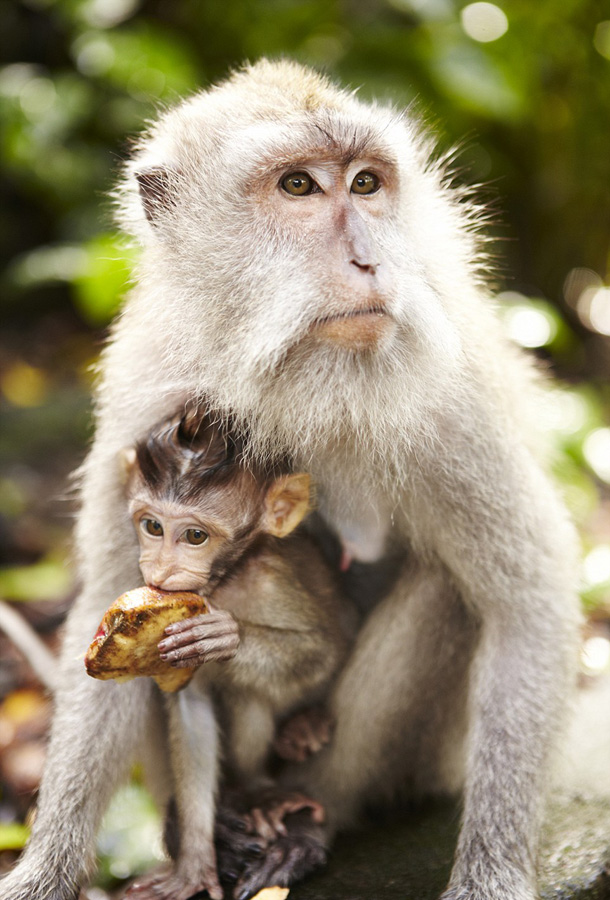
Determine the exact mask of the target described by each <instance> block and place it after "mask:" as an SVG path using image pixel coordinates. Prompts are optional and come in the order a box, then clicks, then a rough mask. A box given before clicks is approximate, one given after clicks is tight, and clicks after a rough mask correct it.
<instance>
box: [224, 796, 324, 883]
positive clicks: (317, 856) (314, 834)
mask: <svg viewBox="0 0 610 900" xmlns="http://www.w3.org/2000/svg"><path fill="white" fill-rule="evenodd" d="M326 859H327V841H326V835H325V832H324V830H323V828H322V827H321V826H320V825H316V824H314V823H313V822H312V821H311V817H310V816H309V815H308V814H306V813H305V812H300V813H297V814H296V815H294V816H292V817H291V819H290V822H289V823H287V825H286V834H285V835H280V836H279V837H278V838H277V839H276V840H275V841H273V842H272V843H270V844H268V846H267V847H266V848H265V850H264V852H263V853H262V854H261V855H260V856H259V857H258V858H257V859H252V860H250V861H249V862H246V864H245V866H244V868H243V872H242V874H241V876H240V878H239V879H238V881H237V884H236V886H235V888H234V890H233V897H234V898H235V900H248V898H249V897H253V896H254V895H255V894H256V893H258V891H260V890H262V888H264V887H270V886H277V887H289V886H290V885H291V884H294V883H295V882H296V881H300V880H301V879H302V878H305V876H306V875H309V874H311V873H312V872H314V871H315V870H316V869H319V868H320V867H321V866H323V865H324V864H325V863H326Z"/></svg>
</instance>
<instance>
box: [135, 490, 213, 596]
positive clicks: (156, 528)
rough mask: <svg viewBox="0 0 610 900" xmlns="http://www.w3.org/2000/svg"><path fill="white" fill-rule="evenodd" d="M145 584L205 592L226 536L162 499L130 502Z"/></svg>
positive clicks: (207, 523) (174, 589)
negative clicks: (149, 501) (148, 501)
mask: <svg viewBox="0 0 610 900" xmlns="http://www.w3.org/2000/svg"><path fill="white" fill-rule="evenodd" d="M130 508H131V512H132V521H133V523H134V526H135V529H136V533H137V536H138V541H139V544H140V571H141V572H142V577H143V578H144V581H145V582H146V584H148V585H151V586H153V587H158V588H162V589H163V590H166V591H204V590H205V588H206V586H207V584H208V582H209V579H210V573H211V570H212V567H213V564H214V560H215V559H216V558H217V556H218V554H219V553H220V552H221V551H222V548H223V547H224V546H225V544H226V541H227V537H226V536H225V535H223V534H221V533H219V531H218V530H217V529H215V528H214V523H212V524H210V523H209V522H204V521H203V519H202V517H200V516H198V515H196V514H193V511H192V510H188V509H181V508H180V507H179V506H178V505H176V504H172V503H170V502H164V501H161V500H155V501H154V502H152V503H142V502H141V501H137V500H136V501H135V502H132V503H131V504H130Z"/></svg>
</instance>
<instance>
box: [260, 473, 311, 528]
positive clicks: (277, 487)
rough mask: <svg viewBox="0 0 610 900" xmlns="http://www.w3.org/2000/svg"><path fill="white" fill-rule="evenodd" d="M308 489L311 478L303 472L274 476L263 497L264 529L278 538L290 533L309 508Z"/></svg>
mask: <svg viewBox="0 0 610 900" xmlns="http://www.w3.org/2000/svg"><path fill="white" fill-rule="evenodd" d="M310 489H311V478H310V477H309V475H306V474H304V473H303V474H298V475H282V476H280V477H279V478H276V479H275V481H274V482H273V484H272V485H271V487H270V488H269V490H268V491H267V496H266V497H265V515H264V520H263V528H264V529H265V531H267V532H268V533H269V534H272V535H274V536H275V537H280V538H283V537H286V535H287V534H290V532H291V531H293V530H294V529H295V528H296V527H297V525H298V524H299V522H301V521H302V519H303V518H304V517H305V515H306V513H307V511H308V510H309V506H310Z"/></svg>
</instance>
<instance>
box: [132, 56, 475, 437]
mask: <svg viewBox="0 0 610 900" xmlns="http://www.w3.org/2000/svg"><path fill="white" fill-rule="evenodd" d="M260 71H261V75H260V82H259V81H258V74H257V73H256V74H255V77H254V78H252V77H251V76H249V79H250V80H248V81H246V80H245V79H243V80H240V77H239V76H236V77H235V78H234V79H232V80H231V81H229V82H227V83H226V84H225V85H222V86H221V87H220V88H218V89H216V90H215V91H212V92H209V93H202V94H200V95H198V96H197V97H194V98H192V99H191V100H190V101H187V103H185V104H184V105H183V106H181V107H178V109H177V110H176V111H174V112H171V113H169V114H168V115H167V117H165V119H163V120H162V121H161V122H160V123H159V125H158V126H157V127H156V129H155V131H154V132H153V134H152V136H151V139H150V141H149V142H148V143H147V144H144V145H143V150H142V152H141V153H140V154H139V155H138V156H137V157H136V158H135V159H134V161H133V162H132V163H131V164H130V170H131V173H132V176H135V177H134V178H133V180H132V181H131V188H130V190H131V191H132V193H131V195H130V198H128V201H127V202H126V203H125V214H124V218H123V221H124V222H127V223H129V224H131V225H132V227H135V228H136V230H138V231H139V232H140V234H141V235H142V237H143V239H144V242H145V244H146V245H147V247H148V251H147V253H146V257H145V261H144V264H143V267H142V271H143V274H144V277H143V279H142V288H141V292H140V297H141V308H142V315H143V316H145V317H146V318H147V319H149V320H150V321H151V322H152V321H153V319H154V323H155V329H156V331H158V333H159V334H161V335H162V336H163V338H162V339H163V342H164V359H165V360H167V366H168V369H169V370H171V371H172V373H173V374H174V375H175V376H176V378H177V379H178V380H180V379H181V380H182V383H184V384H188V385H190V386H192V385H196V387H195V388H194V389H193V387H190V388H189V391H191V392H193V391H198V392H200V393H201V394H202V395H205V396H206V397H207V398H208V400H209V401H210V402H211V403H212V404H214V405H216V406H217V407H218V408H219V409H227V410H231V411H232V412H233V413H235V415H236V416H237V417H238V418H243V419H244V420H246V421H248V422H251V423H252V422H253V421H254V420H255V419H256V420H257V422H258V423H262V421H263V419H266V424H265V425H262V424H257V429H256V430H257V434H261V433H262V431H263V429H264V430H265V431H266V432H267V433H268V434H269V435H270V436H271V431H272V430H274V429H277V428H280V427H281V428H282V429H283V430H285V432H286V433H287V434H292V433H295V432H296V431H297V430H298V432H299V433H302V434H309V433H314V432H315V433H321V429H322V428H324V427H325V426H330V427H331V428H332V429H333V430H336V428H337V427H338V423H341V422H345V421H346V419H349V420H350V421H353V422H359V423H362V422H363V421H364V420H365V418H367V417H370V418H371V423H372V426H373V427H374V428H375V429H377V430H380V431H383V430H384V429H385V428H386V424H387V423H386V424H383V423H381V420H380V416H381V415H382V408H383V406H384V403H386V401H387V409H386V410H385V413H384V414H385V415H386V417H389V418H391V419H392V421H394V416H395V410H396V397H397V396H398V395H399V394H400V396H402V397H403V398H408V406H409V409H410V411H411V414H412V415H413V416H414V417H415V418H418V419H420V420H421V419H422V417H423V416H425V410H426V409H427V408H428V407H429V406H430V405H431V404H434V405H436V406H438V405H439V404H442V403H443V402H444V386H445V385H449V384H451V383H452V381H453V376H454V374H455V367H456V365H459V359H460V340H461V338H460V334H461V332H460V322H461V320H462V318H463V311H464V309H465V307H466V306H467V305H468V303H469V302H470V300H469V296H468V292H467V291H461V292H460V291H459V290H458V289H457V288H456V287H455V285H456V283H457V284H460V283H461V284H465V283H468V284H469V285H470V284H471V283H472V279H471V276H470V272H469V273H468V276H467V277H466V276H465V274H464V273H465V270H466V269H467V268H468V266H469V265H470V262H469V260H470V259H471V258H472V255H473V254H472V242H471V240H470V238H469V235H468V234H467V232H466V230H465V229H463V228H461V226H460V227H458V225H457V224H456V223H458V222H462V221H463V216H462V215H461V214H456V205H457V204H456V202H455V201H454V200H453V199H452V198H451V197H450V195H449V192H448V191H444V190H443V189H442V188H441V176H440V175H439V172H438V171H437V169H436V168H435V167H434V165H430V164H429V161H428V153H429V148H428V147H425V146H424V144H423V143H422V141H421V140H420V139H419V137H418V135H417V129H416V128H415V127H413V125H412V124H411V123H410V122H409V120H408V119H403V118H402V117H400V116H398V115H396V113H395V112H394V111H392V110H388V109H384V108H382V107H379V106H375V105H367V104H363V103H360V102H358V101H357V100H356V99H355V98H354V97H353V96H351V95H349V94H346V93H344V92H340V91H336V90H334V89H333V88H331V87H330V86H329V85H328V84H327V83H326V82H325V81H324V80H323V79H319V78H317V76H315V75H314V74H313V73H305V75H304V76H303V77H298V78H297V79H296V80H295V79H294V78H292V76H291V83H290V85H285V84H284V83H283V77H282V67H281V66H277V67H273V70H272V71H271V69H265V67H264V66H263V67H262V68H261V70H260ZM293 74H294V73H293ZM134 187H135V188H139V194H138V195H136V192H135V190H134ZM138 216H139V219H138ZM454 295H455V300H454ZM157 298H158V300H157ZM382 387H383V391H381V388H382ZM312 399H313V400H314V402H312ZM375 410H377V411H378V415H377V418H376V422H377V423H379V424H375V423H374V422H373V419H372V415H373V411H375ZM280 420H281V422H280ZM401 421H405V414H404V411H403V412H401ZM358 427H360V426H358ZM270 439H271V437H270ZM274 443H275V444H277V440H276V439H275V438H274Z"/></svg>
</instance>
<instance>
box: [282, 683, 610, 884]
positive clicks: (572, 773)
mask: <svg viewBox="0 0 610 900" xmlns="http://www.w3.org/2000/svg"><path fill="white" fill-rule="evenodd" d="M554 782H555V787H554V788H553V790H552V791H551V796H550V801H549V808H548V812H547V816H546V823H545V828H544V833H543V839H542V847H541V854H540V867H539V885H540V895H541V900H610V676H605V677H603V678H598V679H596V680H590V681H588V682H587V683H586V684H585V685H584V686H583V688H582V689H581V690H580V691H579V695H578V699H577V703H576V709H575V715H574V718H573V723H572V726H571V728H570V730H569V734H568V736H567V741H566V744H565V745H564V750H563V752H562V754H561V759H560V760H559V763H558V767H557V774H556V777H555V779H554ZM459 815H460V813H459V808H458V806H456V805H451V804H436V805H428V806H426V807H423V808H421V809H418V810H414V811H412V812H411V813H407V812H403V813H401V815H400V816H397V817H396V818H394V819H393V820H392V821H389V820H386V822H385V823H382V824H377V825H370V826H367V827H366V828H365V829H363V830H361V831H358V832H354V833H353V834H345V835H342V836H341V837H340V838H339V839H338V841H337V843H336V846H335V848H334V851H333V854H332V856H331V859H330V862H329V865H328V867H327V868H326V869H325V870H324V871H323V872H321V873H320V874H318V875H315V876H313V877H312V878H310V879H308V880H307V881H306V882H304V883H303V884H300V885H297V886H295V887H293V888H292V890H291V891H290V900H436V898H438V896H439V894H440V893H441V891H442V890H443V888H444V887H445V885H446V883H447V880H448V878H449V873H450V870H451V861H452V857H453V851H454V848H455V843H456V839H457V833H458V828H459Z"/></svg>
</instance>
